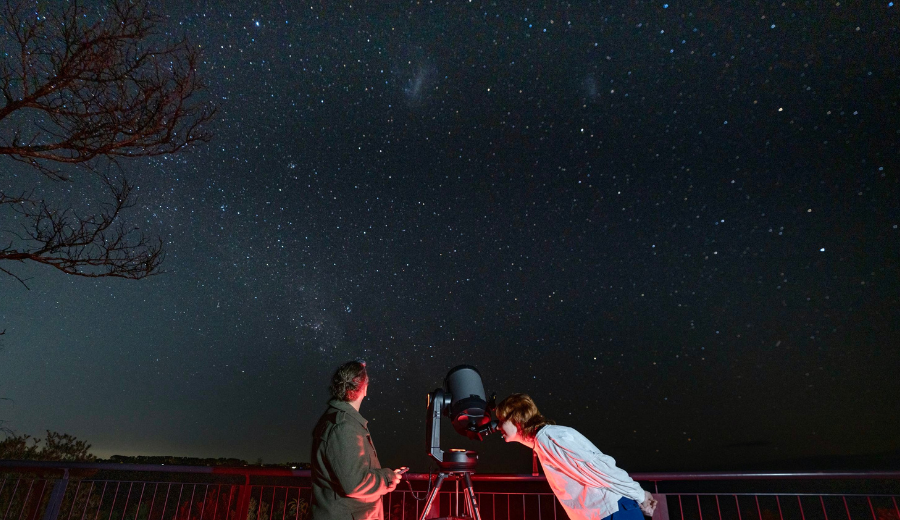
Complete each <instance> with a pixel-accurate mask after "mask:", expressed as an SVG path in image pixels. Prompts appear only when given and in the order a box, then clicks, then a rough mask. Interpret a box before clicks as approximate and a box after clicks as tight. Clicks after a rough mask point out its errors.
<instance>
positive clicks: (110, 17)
mask: <svg viewBox="0 0 900 520" xmlns="http://www.w3.org/2000/svg"><path fill="white" fill-rule="evenodd" d="M0 2H4V3H3V4H0V9H2V13H0V60H2V61H0V155H2V156H5V157H7V158H8V159H11V160H14V161H19V162H21V163H24V164H26V165H28V166H29V167H31V168H32V169H33V170H34V171H35V175H36V178H35V180H37V179H39V177H40V176H43V177H44V178H46V179H50V180H53V181H60V182H72V181H73V177H72V175H73V171H72V169H71V167H72V166H80V167H82V168H83V169H85V170H88V171H89V172H91V173H92V174H94V175H97V176H98V177H99V178H100V180H101V186H103V188H102V191H103V192H104V194H103V195H98V201H95V202H94V203H93V204H90V207H92V209H91V210H89V211H88V213H89V214H82V213H80V212H79V211H76V209H75V208H74V207H73V206H72V205H71V203H70V202H65V203H61V204H60V203H54V202H51V201H49V200H48V199H47V198H45V197H42V196H40V195H38V193H37V189H36V187H35V186H36V184H37V182H35V183H32V184H31V185H30V186H29V183H27V182H26V183H25V185H24V186H23V185H22V184H21V181H20V180H18V179H17V181H16V182H15V183H14V182H12V179H11V178H10V177H9V175H10V174H9V173H8V170H9V169H8V168H7V169H6V170H7V173H3V174H2V176H4V177H7V179H6V180H8V181H10V182H9V185H10V186H12V185H15V184H18V185H16V186H15V188H12V189H13V190H14V191H12V192H10V191H9V190H10V189H11V188H8V187H0V190H7V191H0V271H2V272H3V273H6V274H7V275H10V276H13V277H15V278H16V279H17V280H19V281H20V282H22V283H23V284H24V283H25V281H24V280H23V279H22V278H20V277H19V276H17V275H16V274H14V273H13V272H11V271H10V270H9V267H8V266H9V263H8V262H4V261H20V262H26V261H31V262H37V263H40V264H44V265H49V266H52V267H55V268H56V269H59V270H60V271H63V272H65V273H67V274H73V275H79V276H88V277H105V276H112V277H121V278H130V279H140V278H144V277H146V276H149V275H152V274H155V273H157V272H158V270H159V268H160V263H161V262H162V260H163V256H164V255H163V243H162V240H161V239H159V238H154V237H147V236H145V235H144V234H143V233H141V232H140V231H139V230H138V229H137V228H135V227H129V226H128V225H126V224H124V223H123V222H122V219H121V218H120V215H121V213H122V212H123V211H125V210H126V209H128V208H130V207H132V206H133V205H134V204H135V200H134V192H133V187H132V185H131V184H129V182H128V181H127V180H115V177H116V176H115V175H111V174H110V172H111V171H119V170H120V169H121V168H120V166H121V165H120V161H121V159H123V158H133V157H148V156H158V155H164V154H173V153H177V152H179V151H181V150H183V149H184V148H185V147H186V146H189V145H191V144H194V143H197V142H198V141H207V140H209V138H210V134H209V133H208V131H206V130H205V129H204V125H205V123H207V122H208V121H209V120H210V119H211V117H212V115H213V113H214V111H215V109H214V107H212V106H211V105H210V104H209V103H208V102H203V101H202V100H199V99H198V97H199V94H200V93H201V91H202V90H203V89H204V85H203V83H202V82H201V81H200V80H199V78H198V77H197V70H196V67H197V63H198V49H197V47H196V46H191V45H189V44H188V43H187V42H186V41H185V40H184V39H179V40H173V39H170V38H166V37H164V36H163V35H161V34H158V33H157V32H156V31H155V28H156V27H157V26H158V25H159V23H160V22H161V19H160V18H159V17H158V16H155V15H153V14H152V13H150V12H149V11H148V4H147V1H146V0H110V1H109V2H108V3H107V4H106V5H105V6H103V7H102V8H100V9H95V10H90V9H87V8H86V7H85V6H83V5H82V4H81V3H80V2H78V1H77V0H70V1H67V2H45V1H40V0H0ZM4 184H7V183H4ZM26 287H27V286H26Z"/></svg>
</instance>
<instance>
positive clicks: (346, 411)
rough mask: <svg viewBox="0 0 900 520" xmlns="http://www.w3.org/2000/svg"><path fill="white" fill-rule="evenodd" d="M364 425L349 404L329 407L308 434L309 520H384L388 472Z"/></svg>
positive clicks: (390, 480)
mask: <svg viewBox="0 0 900 520" xmlns="http://www.w3.org/2000/svg"><path fill="white" fill-rule="evenodd" d="M367 424H368V421H366V420H365V419H363V416H362V415H360V414H359V412H357V411H356V410H354V409H353V407H352V406H350V403H347V402H344V401H338V400H336V399H332V400H331V401H329V402H328V409H327V410H325V413H324V414H323V415H322V417H321V418H320V419H319V423H318V424H316V428H315V429H314V430H313V444H312V457H311V459H310V460H311V461H312V490H313V494H312V518H313V520H351V519H352V520H362V519H365V520H383V518H384V510H383V509H382V505H381V497H382V495H384V494H386V493H388V492H389V491H391V488H390V487H389V486H390V484H391V482H392V481H393V471H392V470H390V469H387V468H382V467H381V464H380V463H379V462H378V455H377V454H376V453H375V445H374V444H372V437H371V436H370V435H369V429H368V428H367V427H366V425H367Z"/></svg>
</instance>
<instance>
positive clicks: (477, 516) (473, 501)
mask: <svg viewBox="0 0 900 520" xmlns="http://www.w3.org/2000/svg"><path fill="white" fill-rule="evenodd" d="M463 476H464V477H466V490H465V491H466V498H468V499H469V500H468V502H469V509H471V513H472V518H473V519H474V520H481V512H480V511H479V510H478V499H477V498H475V490H474V489H473V488H472V477H470V476H469V474H468V473H463Z"/></svg>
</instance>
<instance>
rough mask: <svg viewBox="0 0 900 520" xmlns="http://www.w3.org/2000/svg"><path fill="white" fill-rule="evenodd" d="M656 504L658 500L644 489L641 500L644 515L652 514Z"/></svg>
mask: <svg viewBox="0 0 900 520" xmlns="http://www.w3.org/2000/svg"><path fill="white" fill-rule="evenodd" d="M658 504H659V500H656V499H655V498H653V495H651V494H650V492H649V491H644V501H643V502H641V511H642V512H643V513H644V516H653V512H654V511H656V506H657V505H658Z"/></svg>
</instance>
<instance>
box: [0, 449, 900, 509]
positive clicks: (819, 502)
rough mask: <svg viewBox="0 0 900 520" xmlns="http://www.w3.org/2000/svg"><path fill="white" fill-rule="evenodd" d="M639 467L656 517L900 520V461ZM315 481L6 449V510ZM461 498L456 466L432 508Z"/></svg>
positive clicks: (298, 492)
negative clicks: (801, 467) (778, 469)
mask: <svg viewBox="0 0 900 520" xmlns="http://www.w3.org/2000/svg"><path fill="white" fill-rule="evenodd" d="M632 476H633V477H634V478H635V479H636V480H639V481H641V482H643V483H644V487H645V488H646V489H650V490H652V491H654V492H656V495H657V497H658V498H659V499H660V507H659V508H658V510H657V513H656V514H655V515H654V518H653V520H900V508H898V502H900V472H830V473H827V472H819V473H640V474H633V475H632ZM429 478H430V476H429V475H427V474H407V475H406V480H407V481H408V482H409V483H408V484H407V483H406V482H404V483H402V484H401V486H400V487H399V488H398V489H397V490H396V491H394V492H393V493H390V494H389V495H388V496H386V497H385V500H384V508H385V518H386V519H388V520H415V519H417V518H418V517H419V515H420V512H421V510H422V505H423V503H424V498H425V494H426V492H427V486H428V483H429ZM473 480H474V481H475V484H474V485H475V491H476V495H477V502H478V504H479V509H480V513H481V518H482V519H483V520H501V519H505V520H514V519H515V520H518V519H521V520H532V519H535V520H549V519H554V520H556V519H558V520H564V519H565V518H567V516H566V513H565V511H564V510H563V509H562V507H561V506H560V505H559V503H558V502H557V501H556V499H555V497H554V496H553V494H552V493H551V492H550V490H549V488H548V487H547V485H546V481H545V480H544V478H543V477H534V476H531V475H489V474H485V475H480V474H476V475H474V476H473ZM753 483H765V484H767V485H768V487H770V488H772V487H774V488H775V489H763V490H752V489H750V488H753V487H754V486H753ZM710 486H712V487H713V488H716V487H718V488H720V489H707V488H709V487H710ZM721 488H725V489H721ZM748 489H750V491H748ZM848 490H849V491H848ZM310 491H311V490H310V487H309V471H305V470H289V469H278V468H258V467H240V468H220V467H198V466H165V465H134V464H88V463H57V462H52V463H50V462H32V461H0V520H307V519H308V518H309V517H310V511H309V500H310ZM738 491H740V492H738ZM465 509H466V506H465V501H464V500H463V494H462V493H461V488H460V486H459V482H457V481H455V480H453V479H452V478H451V479H449V480H448V481H447V482H446V483H445V484H444V485H443V486H442V488H441V493H440V495H439V497H438V500H437V501H436V505H435V507H433V508H432V513H431V514H430V515H429V516H430V517H437V516H450V515H453V516H461V515H464V514H465V513H466V511H465Z"/></svg>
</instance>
